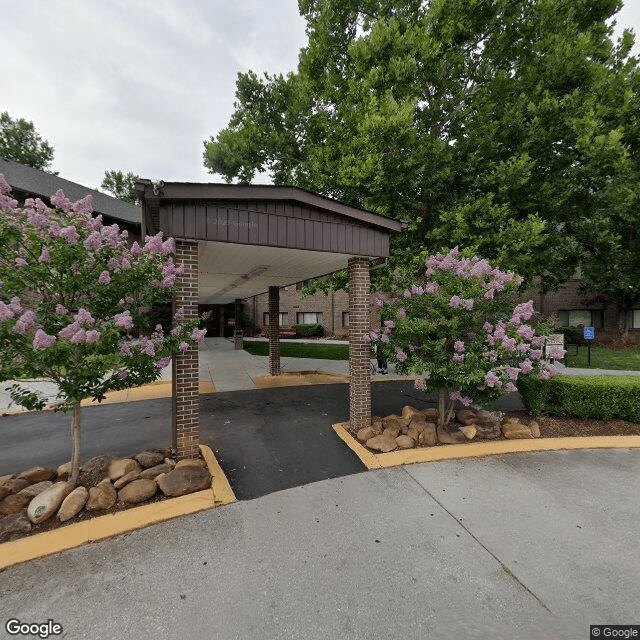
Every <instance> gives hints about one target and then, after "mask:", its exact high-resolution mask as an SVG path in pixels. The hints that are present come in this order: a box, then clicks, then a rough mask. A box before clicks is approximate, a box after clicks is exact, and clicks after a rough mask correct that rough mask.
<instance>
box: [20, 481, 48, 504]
mask: <svg viewBox="0 0 640 640" xmlns="http://www.w3.org/2000/svg"><path fill="white" fill-rule="evenodd" d="M52 486H53V482H51V480H44V481H43V482H36V484H30V485H29V486H28V487H25V488H24V489H22V490H21V491H19V492H18V493H19V494H20V495H25V496H28V497H29V498H30V499H31V498H35V497H36V496H37V495H38V494H39V493H42V492H43V491H46V490H47V489H48V488H49V487H52Z"/></svg>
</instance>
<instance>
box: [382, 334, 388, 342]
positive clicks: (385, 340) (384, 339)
mask: <svg viewBox="0 0 640 640" xmlns="http://www.w3.org/2000/svg"><path fill="white" fill-rule="evenodd" d="M380 340H382V342H389V336H388V335H387V334H386V333H383V334H382V335H381V336H380Z"/></svg>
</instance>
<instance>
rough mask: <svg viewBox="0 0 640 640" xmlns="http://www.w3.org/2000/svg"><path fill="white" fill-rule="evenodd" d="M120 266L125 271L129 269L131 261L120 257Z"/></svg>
mask: <svg viewBox="0 0 640 640" xmlns="http://www.w3.org/2000/svg"><path fill="white" fill-rule="evenodd" d="M122 268H123V269H124V270H125V271H127V270H129V269H131V263H130V262H129V260H127V259H126V258H122Z"/></svg>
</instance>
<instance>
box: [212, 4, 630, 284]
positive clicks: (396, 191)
mask: <svg viewBox="0 0 640 640" xmlns="http://www.w3.org/2000/svg"><path fill="white" fill-rule="evenodd" d="M621 6H622V2H621V1H620V0H599V1H598V2H593V0H464V1H463V0H323V1H322V2H319V1H316V0H299V8H300V13H301V15H302V16H303V17H304V18H305V20H306V23H307V35H308V43H307V45H306V46H305V47H304V48H303V49H302V50H301V51H300V56H299V62H298V68H297V70H296V71H295V72H292V73H289V74H288V75H286V76H283V75H268V74H265V75H264V76H260V75H258V74H257V73H255V72H254V71H249V72H247V73H241V74H239V76H238V80H237V84H236V88H237V90H236V102H235V104H234V107H235V110H234V112H233V114H232V116H231V119H230V121H229V124H228V126H227V127H226V128H224V129H222V130H221V131H219V132H218V133H217V134H216V135H214V136H212V137H211V138H210V139H209V140H207V141H206V142H205V152H204V163H205V166H206V167H207V168H208V169H209V170H210V171H211V172H212V173H218V174H220V175H222V176H223V177H224V178H225V179H227V180H228V181H231V180H238V181H239V182H241V183H242V182H245V183H246V182H250V181H251V180H252V179H253V177H254V176H255V174H256V172H269V174H270V175H271V177H272V179H273V181H274V183H275V184H291V185H295V186H299V187H303V188H306V189H311V190H314V191H318V192H320V193H322V194H324V195H327V196H330V197H334V198H337V199H338V200H341V201H343V202H345V203H347V204H351V205H355V206H361V207H364V208H367V209H370V210H372V211H374V212H376V213H380V214H383V215H387V216H390V217H394V218H398V219H403V220H406V221H408V223H409V227H408V229H407V231H406V232H405V233H403V234H398V235H397V236H394V237H393V238H392V247H391V249H392V255H394V254H395V255H396V256H397V257H398V261H399V262H400V263H402V262H403V261H404V260H405V256H412V255H416V253H419V252H420V251H421V250H422V249H423V248H425V247H432V248H437V247H440V246H443V245H444V246H453V245H455V244H457V245H459V246H464V247H468V248H470V249H472V250H473V252H474V254H476V255H479V256H481V257H483V258H486V259H489V260H491V262H492V264H494V265H495V266H496V267H499V268H501V269H503V270H512V271H514V272H516V273H518V274H520V275H521V276H523V277H524V279H525V280H524V281H525V284H526V285H528V284H531V283H532V282H533V283H539V284H540V286H541V287H542V289H543V290H549V289H553V288H556V287H557V286H559V285H560V284H561V283H563V282H566V281H567V280H568V279H569V278H570V277H571V276H573V274H574V273H575V269H576V267H577V266H579V265H580V264H581V262H583V261H584V260H589V261H590V262H592V261H594V262H595V263H596V264H597V262H598V261H599V256H598V254H597V251H592V250H591V249H592V247H594V245H595V243H596V242H597V240H598V237H599V236H598V233H599V232H598V229H599V227H602V226H605V222H606V221H607V220H609V219H610V217H611V215H612V214H613V213H614V212H616V211H620V207H621V206H622V207H626V208H624V209H623V211H621V214H622V218H623V219H624V218H627V217H628V216H629V214H630V212H631V209H630V208H629V207H630V206H631V203H630V201H629V200H626V201H625V202H623V203H621V198H620V194H621V192H623V191H625V192H629V191H633V189H634V185H636V187H635V188H636V193H637V175H638V173H637V169H638V167H639V166H640V164H639V163H638V160H639V158H638V154H637V152H634V151H633V150H634V149H636V150H637V149H638V142H639V138H638V133H639V130H638V125H637V122H638V117H637V115H638V109H639V107H638V105H639V104H640V95H639V89H640V82H639V81H638V78H639V76H638V62H637V60H636V59H635V58H633V57H630V51H631V49H632V46H633V35H632V34H631V33H630V32H625V34H624V36H623V37H622V38H621V40H620V41H619V42H618V43H615V42H613V40H612V34H613V27H612V26H611V24H608V22H610V20H609V19H610V18H611V17H612V16H613V15H614V14H615V13H616V12H617V11H618V10H619V9H620V7H621ZM603 158H606V161H603ZM634 180H635V182H634ZM635 211H636V215H637V200H636V209H635ZM619 228H620V225H619V224H618V223H616V224H614V225H613V228H612V237H611V241H610V242H608V244H607V247H608V248H612V249H613V248H614V246H613V245H614V241H616V242H617V241H619V242H620V243H622V244H623V245H625V244H626V243H627V240H628V238H627V236H626V235H625V234H621V233H620V232H619ZM631 241H632V242H633V241H634V240H631ZM626 246H629V245H628V244H627V245H626ZM586 251H589V254H588V255H586V256H585V252H586ZM616 264H617V265H619V268H620V269H623V268H624V267H623V265H622V263H621V261H620V262H617V263H616ZM393 268H395V266H394V265H392V266H391V269H392V270H393ZM383 272H384V270H381V271H377V272H375V273H374V274H373V277H374V278H378V277H379V276H380V275H382V273H383ZM346 281H347V279H346V277H345V275H344V273H342V274H341V277H340V281H339V282H340V284H341V285H344V284H345V283H346ZM337 282H338V281H337V280H334V284H336V283H337ZM607 282H609V280H603V281H601V282H600V283H599V284H601V285H602V286H606V285H607ZM610 282H615V279H613V280H610ZM320 286H322V287H328V286H329V283H328V282H327V283H325V284H322V285H320Z"/></svg>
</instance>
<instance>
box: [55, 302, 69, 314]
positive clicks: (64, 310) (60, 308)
mask: <svg viewBox="0 0 640 640" xmlns="http://www.w3.org/2000/svg"><path fill="white" fill-rule="evenodd" d="M56 313H59V314H61V315H66V314H67V313H69V312H68V311H67V308H66V307H63V306H62V305H61V304H57V305H56Z"/></svg>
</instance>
